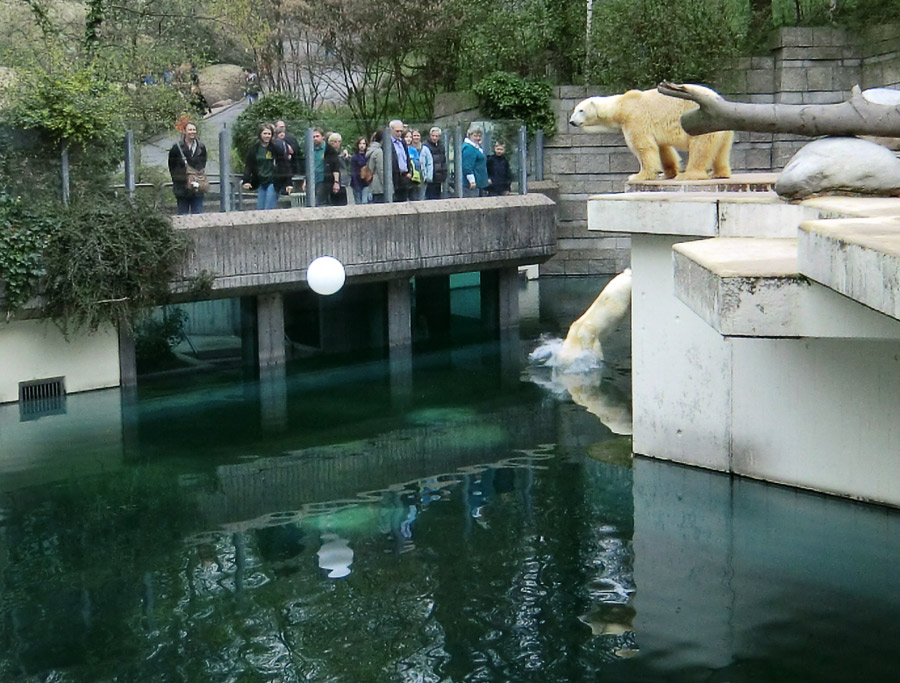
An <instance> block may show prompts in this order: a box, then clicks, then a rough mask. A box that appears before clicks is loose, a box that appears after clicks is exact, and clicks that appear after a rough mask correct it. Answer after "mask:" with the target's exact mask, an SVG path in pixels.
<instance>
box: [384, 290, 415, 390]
mask: <svg viewBox="0 0 900 683" xmlns="http://www.w3.org/2000/svg"><path fill="white" fill-rule="evenodd" d="M387 329H388V353H389V359H390V360H389V365H390V374H391V400H392V402H393V403H394V405H399V406H403V405H407V404H408V402H409V400H410V398H411V396H412V297H411V296H410V284H409V280H407V279H406V278H402V279H399V280H389V281H388V283H387Z"/></svg>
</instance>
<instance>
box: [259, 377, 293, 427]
mask: <svg viewBox="0 0 900 683" xmlns="http://www.w3.org/2000/svg"><path fill="white" fill-rule="evenodd" d="M259 416H260V423H261V425H262V428H263V432H264V433H266V434H278V433H281V432H284V431H285V430H286V429H287V424H288V418H287V376H286V372H285V366H284V364H283V363H282V364H279V365H266V366H260V368H259Z"/></svg>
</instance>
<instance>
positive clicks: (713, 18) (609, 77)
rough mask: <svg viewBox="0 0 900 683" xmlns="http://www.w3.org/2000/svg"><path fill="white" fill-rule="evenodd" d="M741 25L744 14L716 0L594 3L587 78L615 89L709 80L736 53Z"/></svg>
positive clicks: (609, 0) (743, 32)
mask: <svg viewBox="0 0 900 683" xmlns="http://www.w3.org/2000/svg"><path fill="white" fill-rule="evenodd" d="M746 24H747V14H746V12H744V13H743V14H741V13H740V12H739V11H737V5H735V4H734V3H725V2H720V0H607V1H606V2H603V3H599V4H595V5H594V21H593V31H592V36H591V45H592V59H593V62H592V65H591V71H590V72H589V74H588V77H589V80H590V82H596V83H599V84H602V85H607V86H610V87H612V88H615V89H620V90H621V89H628V88H649V87H654V86H656V84H657V83H659V82H660V81H662V80H671V81H676V82H681V83H704V82H709V81H710V79H711V77H712V75H713V74H714V73H715V72H716V71H717V70H719V69H720V68H721V67H722V65H723V62H726V61H727V60H728V59H729V58H731V57H733V56H736V55H737V54H739V52H740V47H741V45H742V44H743V40H744V36H745V35H746Z"/></svg>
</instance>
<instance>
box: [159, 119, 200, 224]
mask: <svg viewBox="0 0 900 683" xmlns="http://www.w3.org/2000/svg"><path fill="white" fill-rule="evenodd" d="M169 174H170V175H171V176H172V192H173V194H174V195H175V201H176V203H177V205H178V208H177V212H178V215H184V214H189V213H203V193H204V192H206V191H207V190H208V189H209V182H208V181H207V180H206V146H205V145H204V144H203V143H202V142H200V141H199V140H198V139H197V126H196V125H195V124H193V123H191V122H190V121H189V122H187V123H186V124H184V135H182V136H181V140H179V141H178V142H176V143H175V144H174V145H172V149H170V150H169Z"/></svg>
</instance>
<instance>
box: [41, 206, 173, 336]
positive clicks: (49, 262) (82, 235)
mask: <svg viewBox="0 0 900 683" xmlns="http://www.w3.org/2000/svg"><path fill="white" fill-rule="evenodd" d="M60 215H61V220H60V221H59V224H58V226H57V228H56V230H55V232H54V233H53V235H52V236H51V239H49V241H48V244H47V248H46V249H45V251H44V267H45V269H46V271H47V282H46V289H45V297H46V303H45V306H44V312H45V313H46V314H47V315H48V316H49V317H51V318H53V319H54V320H55V321H56V322H57V324H58V325H59V326H60V327H61V329H63V331H68V330H69V329H70V328H75V329H78V328H84V329H87V330H96V329H97V327H99V326H100V325H101V324H103V323H123V324H125V325H131V323H132V321H133V320H134V319H135V318H137V316H138V314H139V313H140V312H141V310H142V309H144V308H146V307H148V306H155V305H159V304H162V303H165V301H166V300H167V298H168V295H169V280H170V279H171V277H172V276H173V275H174V273H175V269H176V267H177V266H178V264H179V262H180V260H181V258H182V257H183V254H184V252H185V250H186V248H187V245H188V242H187V238H186V237H185V236H184V235H182V234H180V233H177V232H176V231H175V230H174V228H173V227H172V223H171V221H170V220H169V219H168V218H167V217H166V216H164V215H162V214H160V213H158V212H156V211H155V210H154V209H152V208H151V207H150V206H147V205H144V204H141V203H135V204H134V205H132V204H131V203H130V202H127V201H122V200H119V201H102V202H96V201H80V202H75V203H73V204H72V205H71V206H69V207H66V208H63V209H60Z"/></svg>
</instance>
